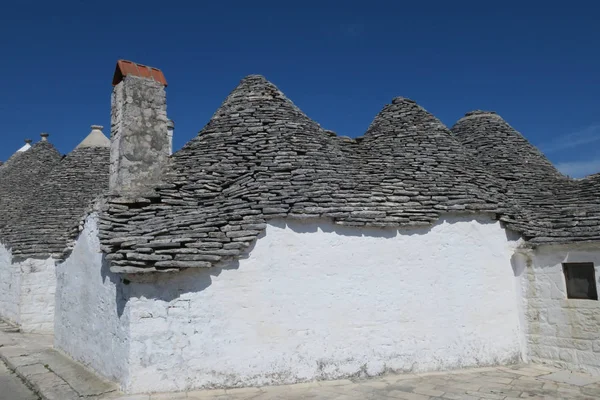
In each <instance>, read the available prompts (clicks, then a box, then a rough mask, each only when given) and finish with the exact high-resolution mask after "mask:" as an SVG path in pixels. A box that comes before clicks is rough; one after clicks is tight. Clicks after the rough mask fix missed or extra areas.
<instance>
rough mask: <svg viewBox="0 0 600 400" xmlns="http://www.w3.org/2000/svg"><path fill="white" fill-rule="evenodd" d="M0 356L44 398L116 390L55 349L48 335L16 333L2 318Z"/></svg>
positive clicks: (92, 396) (91, 396)
mask: <svg viewBox="0 0 600 400" xmlns="http://www.w3.org/2000/svg"><path fill="white" fill-rule="evenodd" d="M0 359H2V361H4V363H6V365H7V366H8V368H9V369H10V370H11V371H13V372H15V373H16V374H17V375H18V376H19V377H21V379H23V380H24V381H25V382H26V383H27V385H28V386H29V387H30V388H31V389H32V390H33V391H34V392H36V393H37V394H39V395H40V397H41V398H42V399H44V400H71V399H73V400H75V399H77V400H79V399H81V398H85V399H90V400H96V399H99V398H101V397H102V396H104V395H106V394H110V393H117V385H116V384H114V383H113V382H108V381H106V380H104V379H102V378H100V377H98V376H97V375H96V374H94V373H93V372H91V371H89V370H88V369H86V368H85V367H83V366H82V365H80V364H79V363H77V362H75V361H73V360H71V359H70V358H68V357H66V356H64V355H63V354H61V353H59V352H58V351H56V350H54V349H53V348H52V337H51V336H50V335H31V334H22V333H18V331H17V330H15V328H14V327H13V326H11V325H10V324H7V323H5V322H2V321H0Z"/></svg>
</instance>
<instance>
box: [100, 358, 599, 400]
mask: <svg viewBox="0 0 600 400" xmlns="http://www.w3.org/2000/svg"><path fill="white" fill-rule="evenodd" d="M598 382H600V377H592V376H589V375H584V374H577V373H571V372H569V371H561V370H557V369H553V368H546V367H544V366H538V365H519V366H511V367H498V368H480V369H474V370H463V371H456V372H453V373H434V374H421V375H386V376H382V377H378V378H371V379H364V380H356V381H349V380H339V381H330V382H314V383H305V384H298V385H288V386H279V387H263V388H248V389H233V390H213V391H197V392H188V393H180V394H160V395H158V394H157V395H130V396H126V395H125V396H124V395H118V394H112V395H110V396H108V397H105V398H106V399H108V398H110V399H119V400H181V399H196V400H213V399H215V400H216V399H218V400H225V399H227V400H241V399H252V400H274V399H282V400H283V399H285V400H300V399H323V400H375V399H382V400H383V399H404V400H433V399H435V400H480V399H481V400H523V399H529V400H538V399H547V400H550V399H561V400H597V399H599V398H600V384H598Z"/></svg>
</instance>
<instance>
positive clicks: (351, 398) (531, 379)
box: [0, 322, 600, 400]
mask: <svg viewBox="0 0 600 400" xmlns="http://www.w3.org/2000/svg"><path fill="white" fill-rule="evenodd" d="M3 327H4V325H3V324H2V323H1V322H0V357H1V358H2V359H3V360H5V362H6V363H7V364H8V366H9V368H10V369H11V370H13V371H15V372H16V373H17V374H18V375H19V376H20V377H21V378H23V379H24V380H25V381H26V382H27V384H28V385H29V386H30V387H31V388H33V389H34V391H35V392H37V393H38V394H40V396H41V397H42V398H43V399H44V400H72V399H78V400H81V399H86V400H182V399H190V400H242V399H243V400H246V399H253V400H278V399H284V400H300V399H323V400H376V399H402V400H523V399H529V400H539V399H547V400H550V399H561V400H597V399H600V377H596V376H590V375H585V374H580V373H574V372H570V371H561V370H559V369H556V368H552V367H549V366H545V365H537V364H521V365H513V366H503V367H486V368H477V369H465V370H457V371H447V372H433V373H425V374H403V375H400V374H388V375H383V376H378V377H373V378H369V379H353V380H347V379H344V380H337V381H316V382H307V383H299V384H296V385H285V386H270V387H259V388H254V387H250V388H239V389H217V390H198V391H189V392H181V393H156V394H136V395H127V394H123V393H121V392H119V391H118V390H116V385H115V384H113V383H111V382H107V381H105V380H103V379H101V378H99V377H97V376H96V375H94V374H93V373H92V372H91V371H89V370H87V369H86V368H84V367H83V366H81V365H80V364H78V363H76V362H74V361H72V360H71V359H69V358H68V357H66V356H64V355H62V354H60V353H58V352H56V351H55V350H53V349H52V348H51V344H52V341H51V338H50V337H42V336H40V335H24V334H20V333H15V332H14V329H13V331H12V332H3Z"/></svg>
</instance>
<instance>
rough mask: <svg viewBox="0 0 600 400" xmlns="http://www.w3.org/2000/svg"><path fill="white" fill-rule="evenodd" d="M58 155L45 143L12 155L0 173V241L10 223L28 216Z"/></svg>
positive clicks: (58, 157) (57, 160)
mask: <svg viewBox="0 0 600 400" xmlns="http://www.w3.org/2000/svg"><path fill="white" fill-rule="evenodd" d="M60 160H61V155H60V153H59V152H58V151H57V150H56V149H55V148H54V146H53V145H52V144H50V142H48V141H40V142H38V143H36V144H34V145H33V146H32V147H31V148H30V149H28V150H27V151H23V152H18V153H17V154H15V155H13V156H12V157H11V158H9V160H8V161H7V162H6V163H5V164H4V165H3V166H2V168H1V169H0V240H2V241H3V242H4V229H5V227H6V226H7V225H8V224H9V223H10V222H11V221H18V220H19V219H20V218H21V216H22V215H23V214H26V213H28V212H29V207H28V204H29V201H30V200H31V199H33V198H35V196H36V189H37V187H39V185H41V183H42V182H44V181H45V180H46V179H47V177H48V176H49V174H50V173H51V171H52V170H53V169H54V167H55V166H56V165H57V164H58V163H59V162H60Z"/></svg>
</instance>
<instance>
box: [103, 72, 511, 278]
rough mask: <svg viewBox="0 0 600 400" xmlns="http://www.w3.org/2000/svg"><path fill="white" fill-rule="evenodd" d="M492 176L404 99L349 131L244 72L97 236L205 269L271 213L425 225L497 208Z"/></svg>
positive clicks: (124, 250) (128, 252) (130, 268)
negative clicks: (351, 135)
mask: <svg viewBox="0 0 600 400" xmlns="http://www.w3.org/2000/svg"><path fill="white" fill-rule="evenodd" d="M115 93H117V94H116V95H118V91H116V92H115ZM118 101H119V100H117V103H118ZM117 119H118V118H117ZM495 184H496V183H495V181H494V180H493V179H492V178H491V177H489V176H488V175H487V173H486V171H484V170H483V169H482V168H479V167H478V166H477V164H476V163H475V162H473V161H471V160H469V157H468V154H467V153H466V152H465V151H464V150H463V148H462V146H461V145H460V144H459V143H458V142H457V141H456V139H455V138H454V137H453V135H452V134H451V133H450V131H449V130H448V129H446V128H445V127H444V125H443V124H442V123H441V122H440V121H439V120H437V119H436V118H435V117H433V116H432V115H431V114H429V113H428V112H427V111H425V110H424V109H423V108H421V107H419V106H418V105H417V104H415V103H414V102H413V101H411V100H408V99H403V98H396V99H394V101H393V102H392V104H390V105H388V106H386V107H385V108H384V109H383V110H382V111H381V113H380V114H379V115H378V116H377V117H376V118H375V120H374V121H373V123H372V124H371V126H370V127H369V129H368V131H367V133H366V134H365V136H364V137H362V138H357V139H354V140H352V139H348V138H343V137H337V136H334V135H331V134H330V133H328V132H326V131H324V130H323V129H321V127H320V126H319V125H318V124H317V123H315V122H314V121H312V120H310V119H309V118H308V117H306V116H305V115H304V114H303V113H302V112H301V111H300V110H299V109H298V108H297V107H296V106H295V105H294V104H293V103H292V102H291V101H289V100H288V99H287V98H286V97H285V96H284V95H283V94H282V93H281V92H280V91H279V90H278V89H277V88H276V87H275V86H274V85H272V84H271V83H269V82H267V81H266V80H265V79H264V78H263V77H261V76H249V77H247V78H245V79H244V80H242V82H241V83H240V85H239V86H238V87H237V88H236V89H235V90H234V91H233V92H232V93H231V94H230V95H229V97H228V98H227V99H226V100H225V102H224V103H223V105H222V106H221V108H220V109H219V110H218V111H217V112H216V113H215V115H214V116H213V118H212V119H211V121H210V122H209V123H208V125H207V126H206V127H205V128H204V129H203V130H202V131H201V132H200V134H199V135H198V136H197V137H196V138H195V139H193V140H192V141H191V142H190V143H188V144H187V145H186V146H184V148H183V149H181V150H180V151H178V152H177V153H176V154H174V155H173V156H172V160H171V165H170V166H169V167H168V168H166V170H165V172H164V174H163V179H162V182H161V183H160V184H159V185H156V186H157V187H156V190H155V191H154V192H152V193H148V194H145V195H144V196H121V197H112V198H111V199H110V201H109V203H108V205H107V207H106V209H105V210H104V213H103V214H102V222H101V225H100V229H101V239H102V244H103V245H104V247H103V250H104V251H105V252H106V253H108V254H110V255H111V257H110V259H111V263H112V269H113V270H114V271H118V272H144V271H156V270H171V269H177V268H181V267H199V268H204V267H208V266H212V265H215V264H217V263H219V262H220V261H222V260H225V259H228V258H235V257H237V256H239V254H241V252H243V250H244V249H245V248H247V247H248V245H249V244H250V243H251V242H253V241H254V240H255V239H256V238H257V236H258V235H259V234H260V233H261V232H262V231H263V230H264V226H265V225H264V223H265V221H266V220H268V219H271V218H278V217H290V218H297V219H306V218H326V219H332V220H333V221H334V222H335V223H336V224H339V225H347V226H372V227H401V226H406V227H410V226H425V225H431V224H432V223H433V222H435V221H436V220H438V218H439V217H440V215H441V214H442V213H447V212H465V213H478V212H501V211H502V210H503V209H504V207H505V204H504V203H505V202H504V199H503V197H502V195H501V194H500V193H499V192H498V190H497V189H496V187H495V186H494V185H495ZM182 250H186V254H188V255H187V256H184V255H183V254H181V251H182ZM159 252H160V253H159ZM157 254H161V257H154V255H157ZM189 254H193V255H196V256H200V255H202V256H208V257H207V258H204V259H201V260H200V259H198V258H196V259H194V258H190V256H189Z"/></svg>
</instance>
